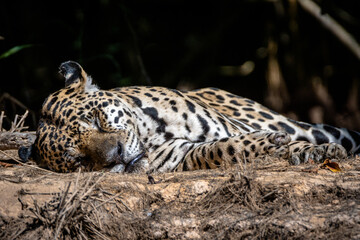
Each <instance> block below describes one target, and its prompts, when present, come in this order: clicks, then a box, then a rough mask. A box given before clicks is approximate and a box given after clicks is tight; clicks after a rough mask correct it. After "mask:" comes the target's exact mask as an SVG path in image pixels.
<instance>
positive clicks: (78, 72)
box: [59, 61, 87, 87]
mask: <svg viewBox="0 0 360 240" xmlns="http://www.w3.org/2000/svg"><path fill="white" fill-rule="evenodd" d="M59 69H60V71H59V73H60V74H62V75H63V76H64V78H65V87H67V86H69V85H71V84H72V83H75V82H77V81H80V82H82V83H85V81H86V80H87V74H86V73H85V71H84V70H83V68H82V67H81V66H80V64H78V63H77V62H74V61H67V62H64V63H62V64H61V65H60V67H59Z"/></svg>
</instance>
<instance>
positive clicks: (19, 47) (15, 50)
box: [0, 44, 34, 59]
mask: <svg viewBox="0 0 360 240" xmlns="http://www.w3.org/2000/svg"><path fill="white" fill-rule="evenodd" d="M33 46H34V45H33V44H24V45H20V46H15V47H13V48H10V49H9V50H7V51H6V52H4V53H3V54H1V55H0V59H3V58H7V57H10V56H11V55H14V54H15V53H17V52H19V51H21V50H23V49H25V48H29V47H33Z"/></svg>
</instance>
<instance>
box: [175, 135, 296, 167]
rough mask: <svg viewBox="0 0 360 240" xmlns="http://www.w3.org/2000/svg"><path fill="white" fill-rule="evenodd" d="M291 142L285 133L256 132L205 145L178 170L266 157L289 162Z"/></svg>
mask: <svg viewBox="0 0 360 240" xmlns="http://www.w3.org/2000/svg"><path fill="white" fill-rule="evenodd" d="M289 141H290V137H289V136H288V135H287V134H285V133H278V132H268V131H256V132H252V133H248V134H243V135H240V136H232V137H227V138H223V139H220V140H217V141H213V142H208V143H202V144H199V145H198V146H196V147H193V148H192V149H190V150H189V151H188V153H187V154H186V155H185V158H184V161H183V162H181V163H180V164H179V165H178V167H177V169H176V170H177V171H188V170H196V169H213V168H218V167H220V166H222V165H225V164H231V163H238V162H241V161H251V160H253V159H255V158H257V157H260V156H264V155H269V156H273V157H278V158H286V159H287V158H288V156H289V151H288V146H287V143H288V142H289Z"/></svg>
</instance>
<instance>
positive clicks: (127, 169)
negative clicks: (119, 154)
mask: <svg viewBox="0 0 360 240" xmlns="http://www.w3.org/2000/svg"><path fill="white" fill-rule="evenodd" d="M145 154H146V152H145V151H144V152H142V153H140V154H139V155H137V156H136V157H135V158H134V159H133V160H131V161H130V162H129V163H128V164H126V166H125V172H132V170H133V168H134V166H135V164H136V163H137V162H138V161H139V160H140V159H142V158H143V157H144V156H145Z"/></svg>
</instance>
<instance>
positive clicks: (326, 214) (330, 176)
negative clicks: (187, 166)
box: [0, 157, 360, 239]
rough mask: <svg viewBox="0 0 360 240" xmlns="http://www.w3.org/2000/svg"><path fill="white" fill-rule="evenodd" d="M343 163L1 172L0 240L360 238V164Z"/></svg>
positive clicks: (16, 167) (12, 169)
mask: <svg viewBox="0 0 360 240" xmlns="http://www.w3.org/2000/svg"><path fill="white" fill-rule="evenodd" d="M339 166H340V168H341V170H342V171H341V172H332V171H330V170H329V169H326V168H325V169H321V168H318V165H316V164H313V165H300V166H290V165H289V164H288V163H287V162H284V161H281V160H276V159H270V158H267V159H263V160H259V161H256V162H255V163H253V164H248V165H247V166H245V170H244V169H243V170H240V168H239V167H238V166H234V167H233V168H232V169H219V170H211V171H210V170H206V171H194V172H185V173H166V174H154V175H151V176H147V175H145V174H141V175H140V174H138V175H136V174H115V173H101V172H93V173H82V172H78V173H71V174H58V173H52V172H49V171H45V170H41V169H37V168H34V167H33V166H20V165H14V166H12V167H0V203H1V204H0V239H360V158H359V157H357V158H351V159H346V160H343V161H340V162H339ZM241 169H242V168H241Z"/></svg>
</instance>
